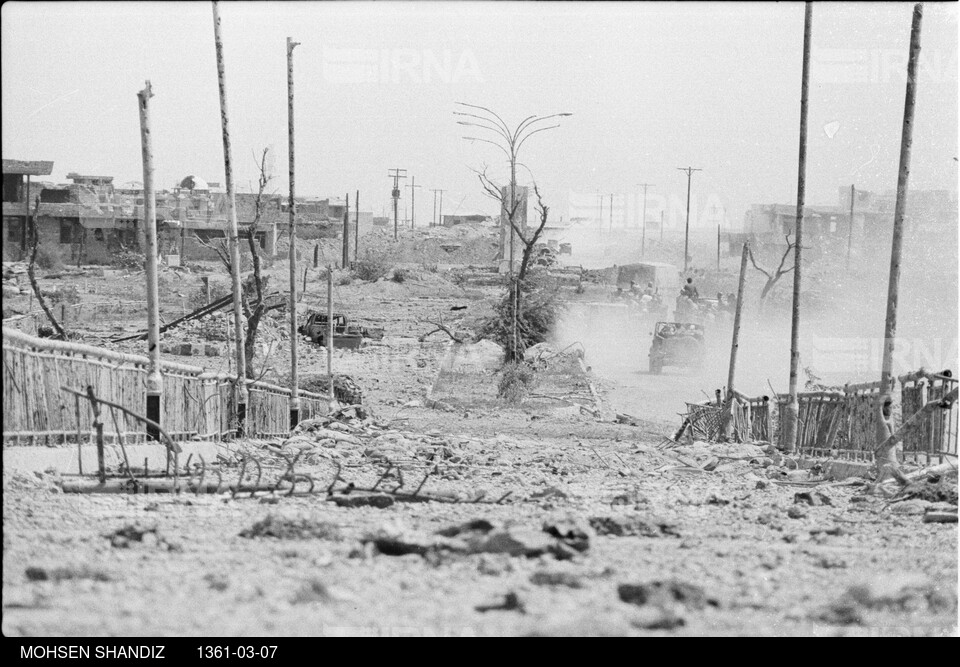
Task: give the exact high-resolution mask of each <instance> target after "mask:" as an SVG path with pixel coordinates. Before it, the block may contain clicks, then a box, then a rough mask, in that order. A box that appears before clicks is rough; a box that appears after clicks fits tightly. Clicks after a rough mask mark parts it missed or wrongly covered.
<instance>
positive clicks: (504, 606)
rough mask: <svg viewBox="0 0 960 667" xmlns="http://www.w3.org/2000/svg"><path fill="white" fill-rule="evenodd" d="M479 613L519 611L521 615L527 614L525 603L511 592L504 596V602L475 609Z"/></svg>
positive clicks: (478, 606) (479, 606) (481, 605)
mask: <svg viewBox="0 0 960 667" xmlns="http://www.w3.org/2000/svg"><path fill="white" fill-rule="evenodd" d="M474 609H476V610H477V611H479V612H481V613H484V612H488V611H518V612H520V613H521V614H525V613H527V610H526V608H525V607H524V604H523V602H522V601H521V600H520V596H518V595H517V594H516V593H515V592H513V591H510V592H509V593H507V594H506V595H504V596H503V600H501V601H499V602H495V603H493V604H479V605H477V606H476V607H474Z"/></svg>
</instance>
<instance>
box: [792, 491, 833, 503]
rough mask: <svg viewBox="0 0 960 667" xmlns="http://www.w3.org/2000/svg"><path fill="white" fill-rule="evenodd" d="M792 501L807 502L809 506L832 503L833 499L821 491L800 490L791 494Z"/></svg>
mask: <svg viewBox="0 0 960 667" xmlns="http://www.w3.org/2000/svg"><path fill="white" fill-rule="evenodd" d="M793 502H794V503H797V504H807V505H810V506H811V507H819V506H820V505H833V500H831V499H830V496H828V495H827V494H825V493H824V492H823V491H800V492H799V493H795V494H793Z"/></svg>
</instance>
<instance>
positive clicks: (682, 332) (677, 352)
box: [649, 322, 704, 375]
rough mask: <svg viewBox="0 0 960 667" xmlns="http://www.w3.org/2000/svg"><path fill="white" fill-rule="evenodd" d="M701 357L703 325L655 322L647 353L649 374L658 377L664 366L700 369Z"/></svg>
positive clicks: (702, 352)
mask: <svg viewBox="0 0 960 667" xmlns="http://www.w3.org/2000/svg"><path fill="white" fill-rule="evenodd" d="M703 355H704V344H703V325H701V324H694V323H682V322H657V325H656V328H655V329H654V331H653V343H652V344H651V345H650V353H649V359H650V372H651V373H653V374H655V375H659V374H660V372H661V371H663V367H664V366H678V367H682V368H700V367H701V366H702V365H703Z"/></svg>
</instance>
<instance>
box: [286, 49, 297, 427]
mask: <svg viewBox="0 0 960 667" xmlns="http://www.w3.org/2000/svg"><path fill="white" fill-rule="evenodd" d="M298 44H299V42H295V41H293V40H292V39H291V38H290V37H287V138H288V141H289V146H288V152H289V155H290V158H289V159H290V164H289V167H290V169H289V171H290V205H289V207H288V208H289V209H290V430H291V431H292V430H293V428H294V427H295V426H296V425H297V424H298V423H299V422H300V378H299V364H298V359H297V352H298V350H297V342H298V341H297V199H296V196H295V194H296V189H295V180H296V179H295V178H294V173H295V169H294V166H295V161H294V155H295V151H294V141H293V49H294V47H295V46H297V45H298Z"/></svg>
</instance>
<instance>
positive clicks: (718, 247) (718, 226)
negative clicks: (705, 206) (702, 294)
mask: <svg viewBox="0 0 960 667" xmlns="http://www.w3.org/2000/svg"><path fill="white" fill-rule="evenodd" d="M717 273H720V223H719V222H718V223H717Z"/></svg>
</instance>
